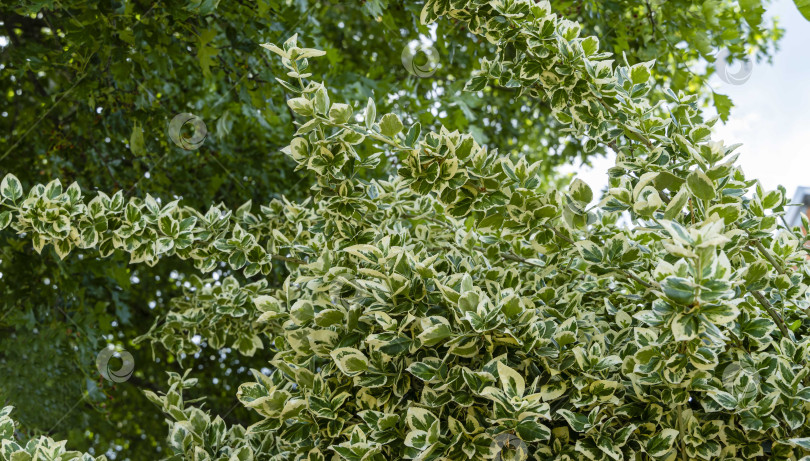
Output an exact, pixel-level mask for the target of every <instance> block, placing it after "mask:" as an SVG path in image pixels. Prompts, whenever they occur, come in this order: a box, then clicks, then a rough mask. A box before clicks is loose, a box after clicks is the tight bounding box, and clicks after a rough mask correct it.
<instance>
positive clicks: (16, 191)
mask: <svg viewBox="0 0 810 461" xmlns="http://www.w3.org/2000/svg"><path fill="white" fill-rule="evenodd" d="M0 195H2V197H3V198H4V199H6V200H10V201H11V202H14V203H16V202H17V200H19V199H20V198H21V197H22V196H23V189H22V184H20V180H19V179H17V177H16V176H14V175H13V174H11V173H9V174H7V175H6V176H5V177H4V178H3V181H2V182H0Z"/></svg>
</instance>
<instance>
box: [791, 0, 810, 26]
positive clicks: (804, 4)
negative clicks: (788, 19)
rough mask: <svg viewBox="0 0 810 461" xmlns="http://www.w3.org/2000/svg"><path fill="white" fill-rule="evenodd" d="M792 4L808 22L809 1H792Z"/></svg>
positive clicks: (809, 12)
mask: <svg viewBox="0 0 810 461" xmlns="http://www.w3.org/2000/svg"><path fill="white" fill-rule="evenodd" d="M793 3H794V4H795V5H796V8H798V9H799V13H801V14H802V16H804V19H807V20H808V21H810V0H793Z"/></svg>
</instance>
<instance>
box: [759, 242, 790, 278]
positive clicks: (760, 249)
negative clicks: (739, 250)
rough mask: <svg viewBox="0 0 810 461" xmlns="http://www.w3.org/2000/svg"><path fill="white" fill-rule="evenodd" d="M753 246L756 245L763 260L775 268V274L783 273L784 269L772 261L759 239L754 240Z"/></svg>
mask: <svg viewBox="0 0 810 461" xmlns="http://www.w3.org/2000/svg"><path fill="white" fill-rule="evenodd" d="M754 245H756V247H757V249H758V250H759V251H760V252H761V253H762V255H763V256H765V259H767V260H768V262H769V263H771V265H772V266H773V267H774V268H776V271H777V272H779V273H780V274H784V273H785V269H784V268H782V265H781V264H779V263H778V262H776V260H775V259H773V256H771V254H770V253H769V252H768V250H767V249H766V248H765V246H764V245H762V242H760V241H759V239H757V240H754Z"/></svg>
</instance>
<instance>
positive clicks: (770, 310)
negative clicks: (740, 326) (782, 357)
mask: <svg viewBox="0 0 810 461" xmlns="http://www.w3.org/2000/svg"><path fill="white" fill-rule="evenodd" d="M751 294H752V295H754V297H755V298H757V300H758V301H759V303H760V304H762V307H764V308H765V310H766V311H767V312H768V315H770V316H771V318H772V319H773V321H774V322H776V325H777V326H778V327H779V330H780V331H781V332H782V336H784V337H785V338H790V339H793V337H792V336H791V335H790V332H789V331H788V328H787V326H786V325H785V322H784V321H782V317H779V314H778V313H777V312H776V310H775V309H774V308H773V306H772V305H771V303H769V302H768V300H767V299H765V296H763V294H762V293H760V292H759V291H757V290H752V291H751Z"/></svg>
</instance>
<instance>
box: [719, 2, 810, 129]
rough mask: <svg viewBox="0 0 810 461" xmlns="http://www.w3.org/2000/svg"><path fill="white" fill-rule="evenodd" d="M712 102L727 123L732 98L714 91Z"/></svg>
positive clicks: (721, 118)
mask: <svg viewBox="0 0 810 461" xmlns="http://www.w3.org/2000/svg"><path fill="white" fill-rule="evenodd" d="M808 1H810V0H808ZM712 101H713V102H714V108H715V109H717V114H718V115H720V120H722V121H724V122H727V121H728V117H729V115H730V114H731V108H732V107H734V103H733V102H732V101H731V98H729V97H728V96H726V95H724V94H720V93H715V92H714V91H712Z"/></svg>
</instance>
